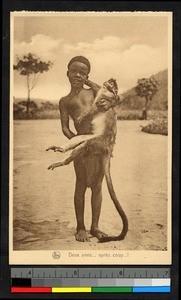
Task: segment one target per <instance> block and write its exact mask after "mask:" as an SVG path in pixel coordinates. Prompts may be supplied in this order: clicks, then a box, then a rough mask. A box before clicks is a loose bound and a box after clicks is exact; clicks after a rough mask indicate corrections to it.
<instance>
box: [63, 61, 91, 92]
mask: <svg viewBox="0 0 181 300" xmlns="http://www.w3.org/2000/svg"><path fill="white" fill-rule="evenodd" d="M88 74H89V69H88V67H87V65H85V64H84V63H82V62H79V61H75V62H73V63H72V64H71V65H70V66H69V69H68V72H67V76H68V78H69V81H70V83H71V85H72V86H74V87H81V86H83V85H84V83H85V81H86V80H87V79H88Z"/></svg>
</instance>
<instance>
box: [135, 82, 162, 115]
mask: <svg viewBox="0 0 181 300" xmlns="http://www.w3.org/2000/svg"><path fill="white" fill-rule="evenodd" d="M135 90H136V93H137V95H138V96H139V97H141V98H145V106H144V108H143V112H142V118H143V119H144V120H146V119H147V109H148V104H149V101H151V100H152V99H153V97H154V96H155V95H156V93H157V92H158V82H157V80H156V79H155V78H154V77H153V76H151V77H150V78H142V79H138V83H137V86H136V88H135Z"/></svg>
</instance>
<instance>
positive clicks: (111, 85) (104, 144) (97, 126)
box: [46, 78, 128, 243]
mask: <svg viewBox="0 0 181 300" xmlns="http://www.w3.org/2000/svg"><path fill="white" fill-rule="evenodd" d="M90 85H91V83H90V84H89V86H90ZM91 87H93V88H94V86H93V84H92V85H91ZM103 100H104V101H105V100H106V101H107V102H108V103H109V106H108V107H109V108H108V110H106V108H105V106H104V109H101V102H102V101H103ZM122 101H123V100H122V99H121V98H120V97H119V96H118V86H117V83H116V80H115V79H113V78H111V79H109V80H108V81H106V82H104V83H103V85H102V87H101V88H100V89H99V90H98V92H97V95H96V97H95V99H94V103H93V105H92V107H91V108H90V109H89V110H87V111H85V112H84V113H82V114H81V115H80V116H79V117H78V118H77V120H76V124H77V126H81V124H83V122H84V121H85V120H87V118H89V119H90V122H91V124H92V133H91V134H84V135H78V136H75V137H73V138H72V139H70V140H69V141H68V142H67V143H66V144H65V145H64V146H63V147H57V146H51V147H49V148H48V149H46V151H49V150H53V151H54V152H62V153H64V152H66V151H68V150H72V151H71V152H70V154H69V155H68V157H67V158H66V159H64V160H63V161H61V162H58V163H54V164H51V165H50V166H49V167H48V169H49V170H53V169H54V168H57V167H60V166H64V165H67V164H69V163H71V162H72V161H73V160H74V159H75V158H77V157H79V156H83V155H84V154H85V153H86V151H87V149H89V147H90V146H91V147H92V148H91V149H96V151H99V152H100V153H102V154H103V155H102V164H103V169H104V175H105V178H106V183H107V187H108V191H109V194H110V197H111V199H112V201H113V203H114V205H115V207H116V209H117V211H118V213H119V215H120V217H121V219H122V223H123V228H122V231H121V233H120V234H119V235H118V236H104V237H101V238H100V239H99V242H102V243H103V242H109V241H120V240H123V239H124V238H125V236H126V234H127V232H128V218H127V216H126V214H125V212H124V210H123V208H122V206H121V205H120V203H119V200H118V199H117V196H116V193H115V191H114V187H113V183H112V178H111V173H110V158H111V156H112V152H113V147H114V144H115V139H116V129H117V128H116V121H117V118H116V112H115V108H114V107H115V106H116V105H119V104H121V103H122ZM110 103H111V105H110Z"/></svg>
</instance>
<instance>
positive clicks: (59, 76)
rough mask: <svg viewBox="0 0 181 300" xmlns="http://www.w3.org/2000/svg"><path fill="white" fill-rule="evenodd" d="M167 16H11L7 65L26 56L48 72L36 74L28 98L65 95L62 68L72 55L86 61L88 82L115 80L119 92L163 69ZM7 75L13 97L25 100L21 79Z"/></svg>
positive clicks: (67, 87) (66, 85)
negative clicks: (41, 63) (45, 64)
mask: <svg viewBox="0 0 181 300" xmlns="http://www.w3.org/2000/svg"><path fill="white" fill-rule="evenodd" d="M169 17H170V14H169V13H154V14H153V13H143V12H142V13H141V14H138V13H101V14H100V13H76V12H75V13H70V12H67V13H59V14H56V13H54V14H53V13H51V14H50V13H42V14H37V13H26V14H25V13H23V12H22V13H16V14H15V13H14V14H12V23H11V24H12V25H11V26H12V34H11V51H12V52H11V53H12V57H13V58H12V61H11V65H13V63H16V57H19V58H21V57H22V56H23V55H25V54H28V53H29V52H31V53H34V54H36V55H37V56H38V57H40V58H41V59H42V60H44V61H48V60H50V61H52V62H53V66H52V68H51V69H50V70H49V71H48V72H46V73H43V74H41V75H40V77H39V81H38V83H37V86H36V87H35V88H34V89H33V90H32V92H31V97H32V98H40V99H45V100H50V101H51V100H53V101H54V100H57V101H58V100H59V99H60V98H61V97H63V96H65V95H66V94H68V93H69V91H70V85H69V81H68V78H67V75H66V73H67V64H68V62H69V60H70V59H71V58H72V57H74V56H76V55H83V56H85V57H87V58H88V59H89V60H90V63H91V72H90V74H89V79H90V80H92V81H94V82H96V83H98V84H100V85H101V84H102V83H103V82H104V81H106V80H108V79H110V78H112V77H113V78H115V79H116V80H117V83H118V86H119V92H120V93H122V92H124V91H126V90H128V89H130V88H132V87H133V86H135V85H136V82H137V80H138V79H139V78H142V77H150V76H151V75H154V74H157V73H158V72H159V71H162V70H165V69H167V68H168V56H169V55H170V54H169V51H168V49H169V47H170V46H171V45H170V40H169V34H168V32H169V29H170V28H171V25H170V21H169V20H170V18H169ZM12 73H13V75H12V76H13V83H14V86H13V95H14V96H15V97H16V98H25V97H27V88H26V79H25V77H24V76H21V75H19V73H18V72H16V71H14V72H12Z"/></svg>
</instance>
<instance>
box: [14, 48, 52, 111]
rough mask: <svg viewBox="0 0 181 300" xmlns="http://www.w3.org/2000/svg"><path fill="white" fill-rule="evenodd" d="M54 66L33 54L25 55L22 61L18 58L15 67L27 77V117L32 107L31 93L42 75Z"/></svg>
mask: <svg viewBox="0 0 181 300" xmlns="http://www.w3.org/2000/svg"><path fill="white" fill-rule="evenodd" d="M52 65H53V64H52V62H51V61H47V62H44V61H42V60H41V59H40V58H39V57H38V56H36V55H35V54H32V53H28V54H27V55H24V56H23V58H22V59H20V58H17V62H16V64H15V65H13V69H14V70H15V71H18V72H19V73H20V75H22V76H26V82H27V90H28V98H27V101H26V103H25V105H26V114H27V116H28V115H29V110H30V106H31V101H30V93H31V91H32V90H33V89H34V87H35V86H36V84H37V82H38V78H39V76H40V74H42V73H44V72H47V71H48V70H49V69H50V68H51V67H52Z"/></svg>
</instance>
